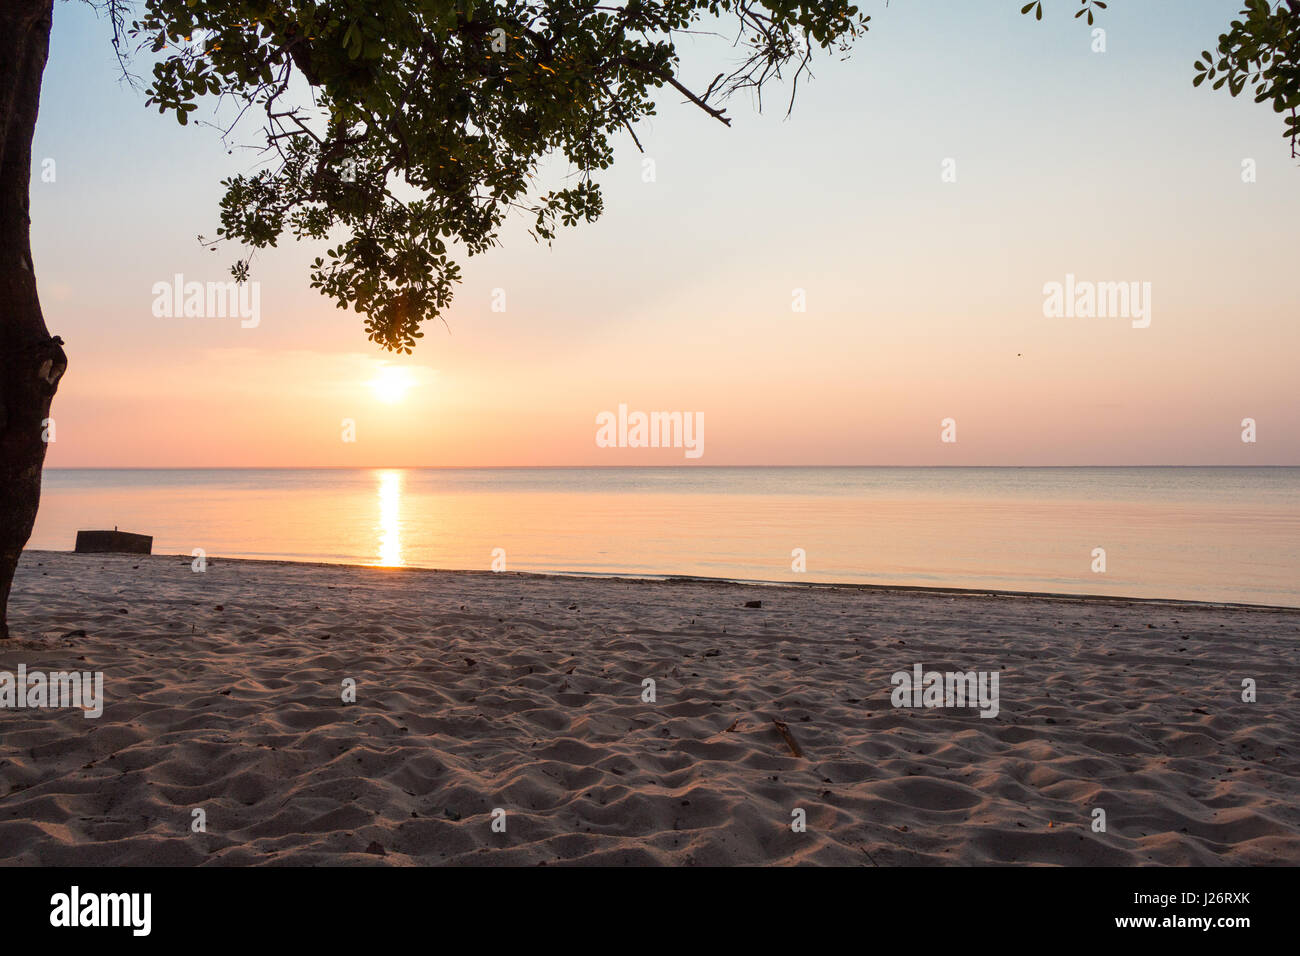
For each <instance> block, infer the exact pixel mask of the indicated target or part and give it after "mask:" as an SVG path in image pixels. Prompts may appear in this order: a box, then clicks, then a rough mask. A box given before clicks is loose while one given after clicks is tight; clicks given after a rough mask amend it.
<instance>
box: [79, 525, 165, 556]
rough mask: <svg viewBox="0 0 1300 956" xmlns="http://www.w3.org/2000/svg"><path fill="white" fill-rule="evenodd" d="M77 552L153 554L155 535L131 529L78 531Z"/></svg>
mask: <svg viewBox="0 0 1300 956" xmlns="http://www.w3.org/2000/svg"><path fill="white" fill-rule="evenodd" d="M76 552H77V554H105V553H120V554H152V553H153V535H150V534H132V533H131V532H129V531H118V530H117V529H116V528H114V529H113V530H112V531H78V532H77V546H76Z"/></svg>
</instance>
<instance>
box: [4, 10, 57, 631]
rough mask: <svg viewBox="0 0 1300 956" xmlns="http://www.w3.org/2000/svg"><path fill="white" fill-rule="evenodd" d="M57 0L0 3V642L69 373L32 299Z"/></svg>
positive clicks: (38, 500)
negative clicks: (35, 170)
mask: <svg viewBox="0 0 1300 956" xmlns="http://www.w3.org/2000/svg"><path fill="white" fill-rule="evenodd" d="M53 8H54V0H0V638H6V637H8V636H9V627H8V624H7V612H8V605H9V589H10V587H11V586H12V584H13V578H14V570H15V569H16V568H17V566H18V557H19V555H20V554H22V550H23V546H24V545H26V544H27V539H28V538H29V537H31V533H32V525H33V524H35V522H36V508H37V505H38V504H39V503H40V499H41V466H42V465H43V464H44V462H45V445H46V426H47V421H46V420H47V419H48V418H49V414H50V402H51V400H52V399H53V398H54V391H55V389H56V388H58V384H59V378H60V377H61V376H62V375H63V372H64V370H65V369H66V368H67V365H68V360H67V357H66V356H65V355H64V354H63V342H62V341H61V340H60V339H58V338H51V337H50V333H49V330H48V329H47V328H46V327H45V317H44V316H43V315H42V314H41V303H40V300H39V299H38V298H37V295H36V275H35V271H34V268H33V266H32V247H31V217H30V215H29V193H30V187H31V172H32V136H33V134H34V133H35V131H36V113H37V109H38V107H39V106H40V96H41V76H42V74H43V73H44V72H45V60H46V57H47V56H48V55H49V48H50V18H51V14H52V11H53Z"/></svg>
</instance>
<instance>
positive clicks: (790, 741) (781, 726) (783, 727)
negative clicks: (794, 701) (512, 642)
mask: <svg viewBox="0 0 1300 956" xmlns="http://www.w3.org/2000/svg"><path fill="white" fill-rule="evenodd" d="M772 726H773V727H775V728H776V732H777V733H778V734H780V735H781V736H782V737H783V738H784V739H785V742H786V744H787V745H788V746H789V748H790V752H791V753H792V754H794V755H795V756H796V757H802V756H803V751H802V750H800V749H799V745H798V744H797V743H795V739H794V734H792V733H790V728H789V726H788V725H787V724H786V723H785V721H781V720H773V721H772Z"/></svg>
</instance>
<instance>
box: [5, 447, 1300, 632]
mask: <svg viewBox="0 0 1300 956" xmlns="http://www.w3.org/2000/svg"><path fill="white" fill-rule="evenodd" d="M114 526H118V527H120V528H121V529H122V530H123V531H137V532H142V533H145V534H152V535H153V536H154V551H155V553H172V554H190V553H191V552H192V551H193V549H195V548H202V549H204V551H205V552H206V553H207V554H208V555H212V556H223V555H224V556H229V557H245V558H282V559H289V560H304V561H323V562H336V563H347V564H376V565H388V566H403V565H406V566H415V567H432V568H471V569H487V568H489V567H491V565H492V560H493V551H494V549H498V548H501V549H504V557H505V562H506V568H507V570H511V571H570V572H590V573H601V574H611V573H627V574H646V575H667V574H688V575H707V576H712V577H726V578H736V579H742V580H764V581H795V580H800V581H821V582H844V583H863V584H905V585H924V586H943V587H960V588H999V589H1011V590H1022V591H1051V592H1064V593H1077V594H1113V595H1125V596H1132V597H1155V598H1183V599H1192V600H1210V601H1242V602H1248V603H1256V604H1283V605H1289V606H1300V468H701V467H684V468H517V469H515V468H492V469H355V470H353V469H302V470H290V469H284V470H281V469H247V470H245V469H229V470H222V469H215V470H195V471H185V470H91V469H84V470H83V469H57V470H47V471H46V473H45V484H44V497H43V501H42V506H41V512H40V516H39V518H38V519H37V522H36V529H35V532H34V535H33V538H32V541H31V543H30V545H29V547H32V548H44V549H51V550H65V551H66V550H71V548H72V546H73V541H74V538H75V535H76V531H77V529H79V528H112V527H114ZM797 548H799V549H803V551H804V553H805V554H806V568H807V570H806V571H805V572H803V573H800V572H797V571H795V570H792V562H794V560H795V558H794V557H792V552H793V551H794V549H797ZM1095 548H1104V549H1105V552H1106V554H1105V560H1106V571H1105V573H1095V572H1094V571H1093V570H1092V566H1093V564H1094V561H1095V558H1094V556H1093V549H1095Z"/></svg>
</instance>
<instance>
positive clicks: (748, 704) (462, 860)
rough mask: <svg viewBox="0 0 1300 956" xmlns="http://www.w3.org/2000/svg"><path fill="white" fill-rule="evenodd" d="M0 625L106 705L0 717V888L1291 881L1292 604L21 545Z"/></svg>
mask: <svg viewBox="0 0 1300 956" xmlns="http://www.w3.org/2000/svg"><path fill="white" fill-rule="evenodd" d="M755 601H759V602H761V607H746V604H747V603H751V602H755ZM11 624H12V626H13V628H14V633H15V639H14V640H12V641H10V642H8V643H7V644H6V645H4V646H0V670H3V671H6V672H11V673H15V672H16V671H17V669H18V668H19V666H20V665H24V666H25V667H26V669H27V670H28V671H29V672H30V671H47V672H48V671H72V670H77V671H87V672H102V673H103V680H104V683H103V687H104V701H103V713H102V716H100V717H98V718H87V717H85V716H83V713H82V712H81V711H80V710H77V709H73V708H58V709H54V708H45V709H29V708H22V709H18V708H14V709H8V710H3V711H0V721H2V723H0V729H2V732H3V744H2V745H0V862H3V863H5V864H10V865H37V864H39V865H51V864H90V865H118V864H125V865H137V864H163V865H201V864H207V865H235V864H376V865H411V864H418V865H427V864H443V863H456V864H497V865H500V864H515V865H541V864H545V865H555V864H570V863H586V864H592V863H597V864H688V865H689V864H698V865H712V864H803V863H811V864H834V865H865V866H873V865H877V866H897V865H914V864H1084V865H1090V864H1122V865H1129V864H1132V865H1142V864H1169V865H1183V864H1197V865H1200V864H1210V865H1215V864H1232V865H1260V864H1292V865H1294V864H1297V863H1300V706H1298V704H1300V689H1298V688H1297V682H1296V676H1297V668H1296V661H1297V660H1298V659H1300V610H1285V609H1252V608H1242V607H1230V606H1213V605H1193V604H1177V603H1156V602H1138V601H1128V600H1122V599H1099V600H1089V599H1078V598H1048V597H1023V596H1010V595H992V594H961V595H959V594H944V593H928V592H915V591H891V590H861V589H853V588H809V587H755V586H744V585H737V584H729V583H722V582H709V581H683V582H678V581H668V582H663V581H644V580H626V579H595V578H586V579H584V578H575V577H544V576H535V575H518V574H513V573H506V574H493V573H490V572H481V573H474V572H438V571H420V570H390V569H378V568H361V567H344V566H327V565H307V564H291V563H280V562H254V561H236V560H223V559H221V558H217V559H215V560H211V561H210V562H209V564H208V567H207V570H206V571H205V572H203V573H195V572H194V571H193V570H192V568H191V558H189V557H188V556H185V557H180V556H161V555H156V556H151V557H138V556H128V555H72V554H66V553H57V552H42V551H30V552H27V553H26V554H24V556H23V558H22V562H21V565H20V568H19V571H18V576H17V579H16V582H15V586H14V594H13V599H12V604H11ZM918 664H919V665H921V666H922V667H923V668H924V669H925V670H926V671H930V670H936V671H940V672H946V671H961V672H966V671H984V672H996V673H997V674H998V675H999V678H1000V680H999V692H1000V699H999V704H998V712H997V715H996V716H995V717H991V718H988V717H982V716H980V712H979V711H978V710H977V709H975V708H973V707H965V708H947V707H944V708H915V707H896V706H893V704H892V703H891V693H892V692H893V690H894V686H893V685H892V684H891V675H893V674H895V673H896V672H906V671H911V670H912V669H913V668H914V666H916V665H918ZM1247 678H1249V679H1251V680H1253V681H1255V682H1256V684H1257V693H1258V699H1257V700H1256V701H1254V702H1244V701H1243V700H1242V681H1243V680H1244V679H1247ZM647 679H650V680H652V681H654V696H655V700H654V701H653V702H648V701H646V700H643V695H644V694H645V693H646V691H645V684H644V682H645V681H646V680H647ZM349 680H350V681H355V702H345V701H344V700H343V697H344V694H345V682H346V681H349ZM775 722H780V723H782V724H784V725H785V727H786V728H787V733H786V734H782V733H781V732H780V731H779V730H778V727H777V725H776V723H775ZM795 750H798V751H799V752H800V753H801V754H802V756H796V755H795ZM1097 809H1101V810H1103V811H1104V813H1105V822H1106V829H1105V831H1104V832H1096V831H1094V826H1093V824H1094V820H1095V819H1096V817H1095V813H1094V811H1095V810H1097ZM196 810H201V811H202V814H201V816H202V817H203V818H204V824H205V827H204V829H202V830H201V831H197V832H196V830H195V829H194V821H195V819H196V814H195V811H196ZM494 810H500V811H504V814H503V815H502V814H500V813H498V814H496V818H497V819H498V820H499V821H504V832H497V831H496V830H494V827H493V820H494ZM799 810H802V811H803V815H804V818H805V819H806V829H805V830H803V831H802V832H798V831H797V830H796V829H792V821H794V820H796V819H797V817H798V814H797V813H796V811H799ZM498 829H500V824H498Z"/></svg>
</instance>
